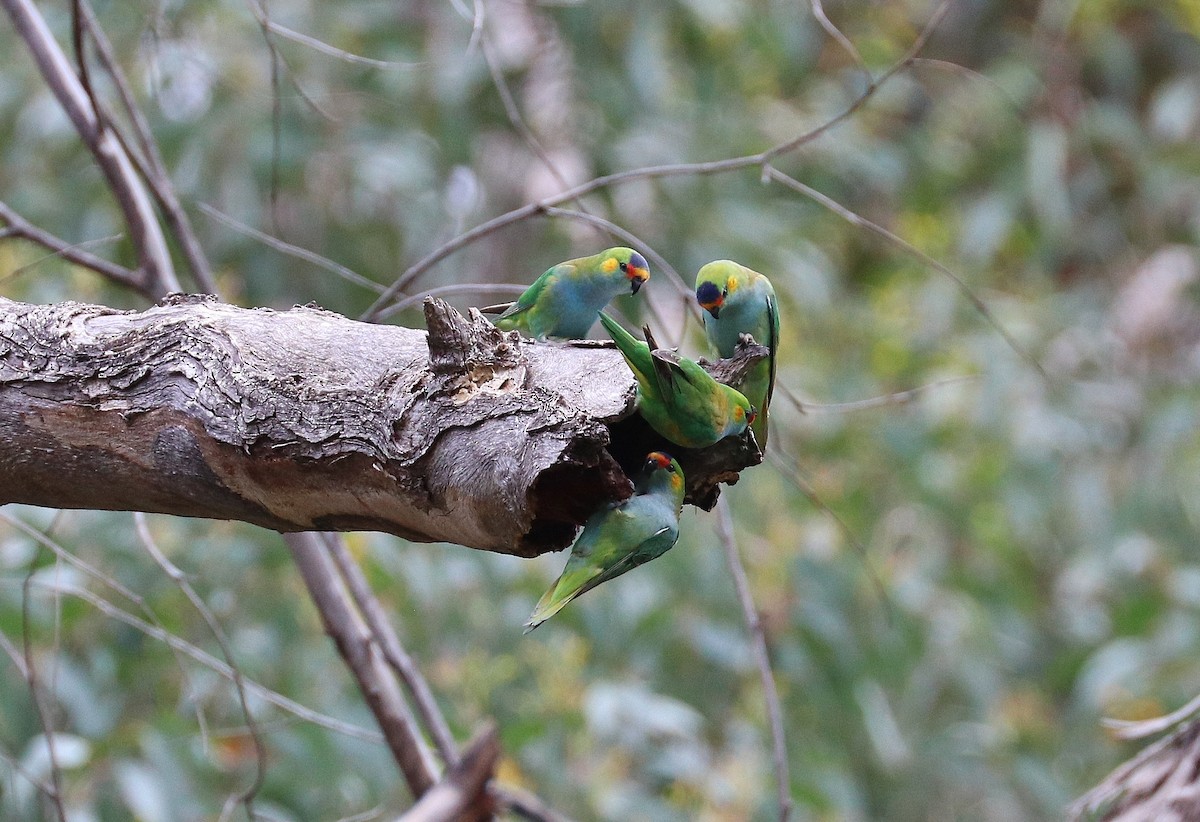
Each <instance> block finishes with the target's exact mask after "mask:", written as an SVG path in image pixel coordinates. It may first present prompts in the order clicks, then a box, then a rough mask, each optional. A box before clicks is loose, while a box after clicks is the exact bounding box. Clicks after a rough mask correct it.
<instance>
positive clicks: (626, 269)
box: [621, 263, 629, 271]
mask: <svg viewBox="0 0 1200 822" xmlns="http://www.w3.org/2000/svg"><path fill="white" fill-rule="evenodd" d="M621 270H622V271H628V270H629V263H621Z"/></svg>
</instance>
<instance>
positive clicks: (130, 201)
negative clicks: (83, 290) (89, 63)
mask: <svg viewBox="0 0 1200 822" xmlns="http://www.w3.org/2000/svg"><path fill="white" fill-rule="evenodd" d="M0 5H3V7H4V9H5V11H7V12H8V15H9V17H10V18H12V21H13V26H14V27H15V28H16V30H17V34H18V35H19V36H20V37H21V39H22V40H23V41H24V42H25V45H26V46H27V47H28V48H29V51H30V53H31V54H32V55H33V58H34V61H35V62H36V63H37V66H38V69H39V70H40V71H41V73H42V77H43V78H44V79H45V80H46V84H47V85H48V86H49V87H50V90H51V91H52V92H53V93H54V96H55V97H56V98H57V99H58V102H59V105H61V106H62V107H63V110H64V111H66V113H67V116H68V117H69V118H70V119H71V122H72V123H73V124H74V126H75V130H76V131H77V132H78V133H79V136H80V137H81V138H82V139H83V142H84V144H85V145H86V146H87V147H88V149H90V150H91V152H92V156H93V157H94V158H95V159H96V164H97V165H98V166H99V167H100V170H101V171H102V172H103V173H104V177H105V179H106V180H107V182H108V187H109V189H110V190H111V191H112V193H113V196H114V197H115V198H116V200H117V203H118V205H119V206H120V207H121V211H122V214H123V215H124V217H125V223H126V225H127V226H128V228H129V237H130V240H131V241H132V242H133V246H134V249H135V250H136V251H137V255H138V262H139V266H140V269H141V274H142V277H143V279H144V282H143V288H144V289H146V290H148V291H149V292H150V293H151V294H153V295H154V296H162V295H164V294H166V293H168V292H171V291H178V290H179V281H178V280H177V279H176V277H175V269H174V266H173V265H172V263H171V255H170V254H169V253H168V251H167V244H166V239H165V238H164V237H163V234H162V228H161V227H160V226H159V224H158V218H157V216H156V215H155V213H154V206H153V204H152V203H151V201H150V198H149V197H148V196H147V194H146V190H145V188H144V187H143V186H142V182H141V180H140V179H139V177H138V175H137V171H136V169H135V168H134V166H133V163H132V161H131V160H130V159H129V155H128V154H127V153H126V151H125V148H124V146H122V145H121V142H120V141H119V140H118V139H117V137H116V135H115V134H114V133H113V131H112V130H111V129H109V128H107V127H106V126H105V124H104V122H103V120H102V119H101V114H100V112H97V111H96V110H95V108H94V107H93V105H92V102H91V99H90V97H89V95H88V92H87V90H86V88H85V87H84V85H83V84H82V83H81V82H80V80H79V78H78V77H76V75H75V73H74V72H73V71H72V70H71V65H70V63H69V62H68V61H67V57H66V55H65V54H63V51H62V49H61V48H60V47H59V45H58V43H57V41H55V39H54V36H53V35H52V34H51V33H50V29H49V27H48V26H47V25H46V21H45V20H44V19H43V18H42V15H41V13H40V12H39V11H38V10H37V8H36V7H35V6H34V5H33V2H32V0H0Z"/></svg>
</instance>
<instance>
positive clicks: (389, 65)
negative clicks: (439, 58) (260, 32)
mask: <svg viewBox="0 0 1200 822" xmlns="http://www.w3.org/2000/svg"><path fill="white" fill-rule="evenodd" d="M256 16H258V15H256ZM259 20H260V22H261V23H262V24H263V25H264V26H265V27H266V28H267V30H268V31H270V32H271V33H272V34H278V35H279V36H280V37H282V38H284V39H285V40H291V41H292V42H293V43H299V44H300V45H302V46H307V47H308V48H310V49H312V50H313V51H319V52H320V53H321V54H325V55H328V56H329V57H334V58H336V59H338V60H341V61H343V62H345V63H351V64H353V65H358V66H370V67H371V68H377V69H415V68H420V67H421V66H423V65H425V63H424V61H420V62H413V63H406V62H399V61H396V60H378V59H376V58H374V57H364V56H363V55H361V54H354V53H353V52H349V51H346V50H345V49H340V48H338V47H337V46H334V45H331V44H329V43H326V42H325V41H324V40H319V39H317V38H316V37H313V36H311V35H308V34H304V33H302V32H299V31H296V30H295V29H290V28H288V27H287V26H284V25H281V24H279V23H276V22H275V21H274V20H272V19H270V18H269V17H266V16H265V15H263V16H261V17H259Z"/></svg>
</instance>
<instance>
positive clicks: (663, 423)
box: [600, 311, 754, 448]
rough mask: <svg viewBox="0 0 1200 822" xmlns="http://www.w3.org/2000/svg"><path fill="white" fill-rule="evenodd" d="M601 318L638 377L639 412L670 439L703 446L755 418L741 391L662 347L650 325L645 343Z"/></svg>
mask: <svg viewBox="0 0 1200 822" xmlns="http://www.w3.org/2000/svg"><path fill="white" fill-rule="evenodd" d="M600 322H601V324H603V326H604V329H605V330H606V331H608V334H609V336H610V337H612V338H613V342H615V343H616V344H617V348H618V349H619V350H620V351H621V354H622V356H624V357H625V362H627V363H628V364H629V368H630V369H631V370H632V371H633V375H634V376H635V377H636V378H637V383H638V389H637V404H638V411H640V412H641V415H642V417H644V418H645V420H646V422H647V423H649V424H650V427H651V428H653V429H654V430H655V431H657V432H658V433H659V434H661V435H662V436H664V437H666V438H667V439H669V440H670V441H671V442H673V443H675V444H676V445H682V446H684V447H685V448H704V447H706V446H709V445H712V444H713V443H715V442H717V441H718V440H721V439H724V438H725V437H728V436H729V435H731V434H741V433H742V432H743V431H745V430H746V426H747V425H749V424H750V423H751V422H752V421H753V420H754V408H753V407H751V405H750V403H749V401H747V399H746V398H745V397H744V396H743V395H742V394H741V392H739V391H737V390H735V389H733V388H730V387H729V386H728V385H722V384H721V383H719V382H717V381H716V380H714V379H713V378H712V377H710V376H709V375H708V372H707V371H705V370H704V369H703V368H701V367H700V366H699V365H697V364H696V363H695V362H693V361H692V360H689V359H688V358H687V357H681V356H679V355H678V354H677V353H675V352H674V351H671V350H669V349H665V348H659V347H658V346H657V344H656V343H655V342H654V337H653V336H652V335H651V334H650V329H649V328H648V327H646V328H643V332H644V333H645V335H646V342H641V341H640V340H637V339H634V337H633V335H632V334H630V333H629V332H628V331H626V330H625V329H624V328H622V327H621V325H620V324H619V323H618V322H617V321H616V320H614V319H613V318H612V317H610V316H608V315H607V314H605V313H604V312H603V311H601V312H600Z"/></svg>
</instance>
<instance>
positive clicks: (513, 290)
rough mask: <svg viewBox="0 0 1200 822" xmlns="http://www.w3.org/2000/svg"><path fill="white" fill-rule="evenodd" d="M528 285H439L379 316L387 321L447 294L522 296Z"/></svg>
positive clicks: (413, 296) (389, 307) (395, 304)
mask: <svg viewBox="0 0 1200 822" xmlns="http://www.w3.org/2000/svg"><path fill="white" fill-rule="evenodd" d="M527 288H529V286H528V285H521V284H520V283H452V284H451V285H439V286H435V287H434V288H427V289H425V290H424V291H418V292H417V293H416V294H413V295H411V296H408V297H405V298H404V299H403V300H397V301H396V302H394V303H392V304H391V305H389V306H388V307H387V308H386V309H384V311H383V313H381V314H380V315H379V319H381V320H382V319H386V318H387V317H390V316H392V315H393V314H399V313H400V312H401V311H403V310H404V309H406V308H411V307H412V306H414V305H420V304H421V303H423V302H425V298H426V297H443V296H445V295H447V294H512V295H514V296H516V295H519V294H522V293H523V292H524V291H525V289H527Z"/></svg>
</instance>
